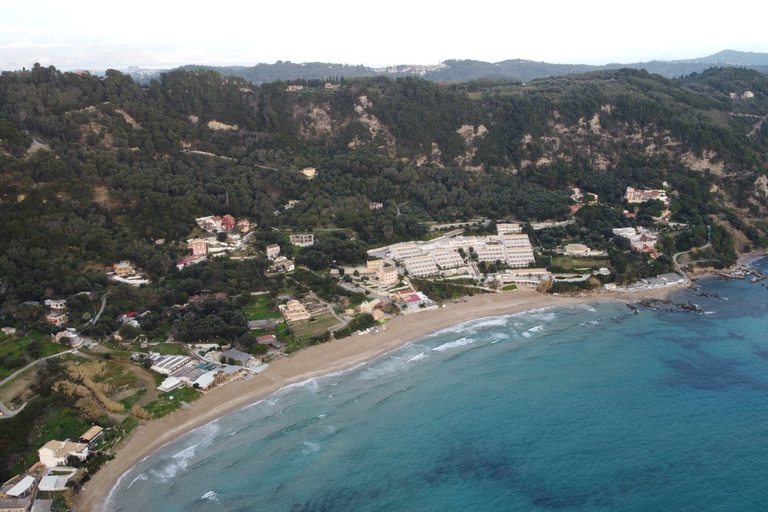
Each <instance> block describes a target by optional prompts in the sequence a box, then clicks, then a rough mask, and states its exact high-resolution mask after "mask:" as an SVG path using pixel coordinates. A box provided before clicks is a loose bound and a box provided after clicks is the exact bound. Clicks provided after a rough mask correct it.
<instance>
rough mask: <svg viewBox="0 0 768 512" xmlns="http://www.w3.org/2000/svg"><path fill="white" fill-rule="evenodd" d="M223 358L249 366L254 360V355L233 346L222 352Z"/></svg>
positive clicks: (226, 360)
mask: <svg viewBox="0 0 768 512" xmlns="http://www.w3.org/2000/svg"><path fill="white" fill-rule="evenodd" d="M220 357H221V360H222V361H224V362H228V361H229V360H232V361H235V362H237V363H240V364H241V365H242V366H248V363H249V362H252V361H251V360H252V359H253V356H252V355H251V354H246V353H245V352H241V351H240V350H237V349H236V348H231V349H229V350H225V351H224V352H222V353H221V356H220Z"/></svg>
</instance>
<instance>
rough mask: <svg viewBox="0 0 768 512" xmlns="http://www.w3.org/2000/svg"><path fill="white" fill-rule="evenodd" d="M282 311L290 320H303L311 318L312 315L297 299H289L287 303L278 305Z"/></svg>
mask: <svg viewBox="0 0 768 512" xmlns="http://www.w3.org/2000/svg"><path fill="white" fill-rule="evenodd" d="M277 309H279V310H280V313H281V314H282V315H283V318H285V320H286V321H288V322H298V321H301V320H309V318H310V317H311V315H310V314H309V313H308V312H307V309H306V308H305V307H304V306H303V305H302V304H301V302H299V301H298V300H296V299H293V300H289V301H288V302H286V303H285V304H281V305H279V306H277Z"/></svg>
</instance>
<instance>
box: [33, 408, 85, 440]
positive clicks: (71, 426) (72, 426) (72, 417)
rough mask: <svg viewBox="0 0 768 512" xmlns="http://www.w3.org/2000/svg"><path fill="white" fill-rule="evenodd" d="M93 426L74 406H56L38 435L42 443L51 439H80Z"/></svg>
mask: <svg viewBox="0 0 768 512" xmlns="http://www.w3.org/2000/svg"><path fill="white" fill-rule="evenodd" d="M91 426H92V425H91V422H89V421H87V420H86V419H85V418H83V415H82V414H80V412H79V411H78V410H77V409H75V408H74V407H63V408H60V409H56V408H54V410H53V412H50V414H49V415H48V417H47V418H46V421H45V423H44V424H43V427H42V429H41V430H40V432H39V433H37V436H36V437H37V439H39V440H40V441H39V444H41V445H42V444H45V442H47V441H50V440H51V439H59V440H63V439H79V438H80V436H81V435H83V434H84V433H85V432H86V431H87V430H88V429H89V428H91Z"/></svg>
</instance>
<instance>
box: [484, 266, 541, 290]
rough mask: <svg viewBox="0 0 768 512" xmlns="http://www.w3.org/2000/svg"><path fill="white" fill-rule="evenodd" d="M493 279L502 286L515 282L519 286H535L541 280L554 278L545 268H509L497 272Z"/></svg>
mask: <svg viewBox="0 0 768 512" xmlns="http://www.w3.org/2000/svg"><path fill="white" fill-rule="evenodd" d="M493 279H494V280H495V281H496V282H498V283H499V284H501V285H502V286H503V285H508V284H514V285H517V286H518V287H521V286H528V287H532V288H534V287H536V286H538V284H539V283H540V282H541V281H547V280H550V279H552V274H551V273H550V272H549V271H548V270H547V269H545V268H522V269H509V270H506V271H504V272H500V273H498V274H495V275H494V276H493Z"/></svg>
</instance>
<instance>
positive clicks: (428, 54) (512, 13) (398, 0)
mask: <svg viewBox="0 0 768 512" xmlns="http://www.w3.org/2000/svg"><path fill="white" fill-rule="evenodd" d="M707 5H712V6H715V5H717V8H716V9H714V8H711V7H709V8H708V7H707ZM767 17H768V2H764V1H755V0H746V1H742V2H739V3H736V4H722V3H720V4H715V3H712V4H707V3H704V2H696V3H694V2H691V1H685V2H682V1H679V0H647V1H645V2H633V3H626V2H617V1H615V0H612V1H610V2H609V1H590V0H582V1H574V0H568V1H563V0H550V1H549V2H531V1H526V2H522V1H520V0H507V1H503V0H497V1H494V2H490V1H487V0H474V1H471V2H440V3H438V2H423V1H422V2H418V1H414V0H389V1H387V2H361V1H359V0H355V1H352V0H334V1H331V2H322V1H319V0H315V1H306V0H293V1H284V2H277V1H270V2H264V1H258V0H257V1H251V2H248V1H238V2H234V1H231V0H218V1H216V2H210V1H208V2H200V1H197V0H189V1H187V2H185V3H181V2H163V1H158V0H153V1H148V0H134V1H132V2H120V3H118V2H103V1H100V2H96V1H91V0H87V1H80V0H74V1H71V2H62V1H61V0H57V1H55V2H53V1H50V0H36V1H35V2H30V3H29V4H26V3H22V2H19V1H18V0H13V1H9V0H0V70H15V69H21V68H22V67H27V68H29V67H31V66H32V65H33V64H34V63H35V62H39V63H40V64H42V65H44V66H48V65H54V66H56V67H57V68H59V69H63V70H70V69H94V70H100V69H107V68H115V69H124V68H126V67H129V66H138V67H143V68H170V67H175V66H179V65H183V64H221V65H249V66H252V65H255V64H257V63H260V62H266V63H273V62H275V61H278V60H283V61H291V62H315V61H320V62H333V63H342V64H364V65H367V66H372V67H379V66H389V65H395V64H437V63H438V62H441V61H443V60H447V59H475V60H482V61H487V62H498V61H501V60H505V59H530V60H536V61H545V62H552V63H573V64H577V63H582V64H606V63H613V62H621V63H631V62H641V61H648V60H655V59H661V60H673V59H686V58H694V57H704V56H707V55H711V54H713V53H717V52H718V51H720V50H725V49H730V50H741V51H753V52H766V53H768V32H767V31H765V27H764V24H765V20H766V18H767Z"/></svg>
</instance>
